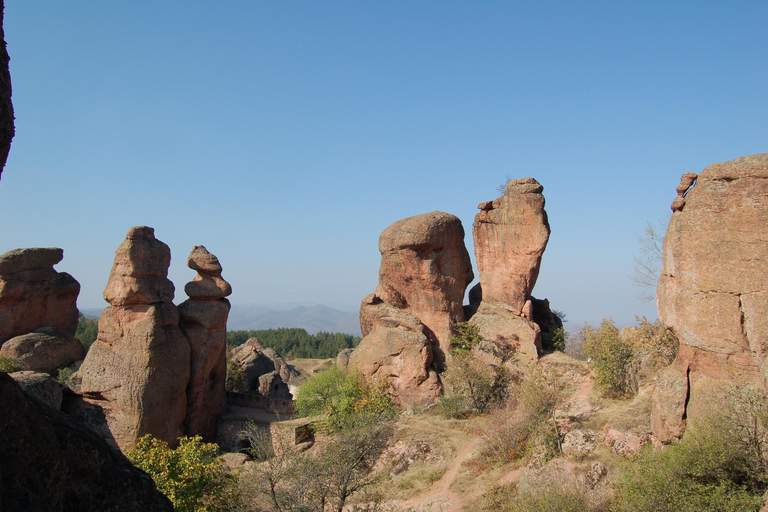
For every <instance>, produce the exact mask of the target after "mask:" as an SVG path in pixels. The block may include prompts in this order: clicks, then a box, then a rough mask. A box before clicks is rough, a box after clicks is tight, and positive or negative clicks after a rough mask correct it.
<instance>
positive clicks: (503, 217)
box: [468, 178, 562, 363]
mask: <svg viewBox="0 0 768 512" xmlns="http://www.w3.org/2000/svg"><path fill="white" fill-rule="evenodd" d="M543 189H544V188H543V187H542V186H541V185H540V184H539V182H538V181H536V180H535V179H533V178H525V179H521V180H514V181H510V182H509V183H508V184H507V188H506V191H505V192H504V195H503V196H501V197H499V198H498V199H496V200H495V201H486V202H484V203H480V205H479V206H478V208H480V213H478V214H477V215H476V216H475V222H474V225H473V228H472V233H473V236H474V239H475V257H476V258H477V267H478V273H479V274H480V283H479V284H477V285H476V286H475V287H474V288H473V289H472V290H471V291H470V306H469V307H468V312H469V313H470V314H471V315H472V316H471V318H470V322H471V323H472V324H473V325H475V326H477V328H478V333H479V334H480V336H482V337H483V338H484V339H485V340H488V341H490V342H491V343H494V344H496V345H497V350H501V351H506V350H511V351H512V352H514V353H516V354H517V356H516V361H518V362H523V363H528V362H531V361H533V360H535V359H537V357H538V353H539V352H540V351H541V331H542V329H545V330H547V331H546V332H549V329H550V328H551V327H554V328H556V320H555V317H554V316H553V315H552V312H551V311H550V309H549V302H548V301H547V300H546V299H544V300H538V299H534V298H533V297H531V292H532V291H533V287H534V285H535V284H536V279H537V278H538V276H539V268H540V266H541V257H542V255H543V254H544V249H546V247H547V242H548V241H549V222H548V221H547V212H546V211H544V196H543V195H542V194H541V192H542V191H543ZM537 322H541V327H540V326H539V325H537ZM561 325H562V324H561Z"/></svg>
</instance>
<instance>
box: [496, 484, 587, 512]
mask: <svg viewBox="0 0 768 512" xmlns="http://www.w3.org/2000/svg"><path fill="white" fill-rule="evenodd" d="M484 500H485V510H488V511H494V512H496V511H498V512H585V511H590V510H593V508H592V507H591V506H590V503H589V499H588V498H587V497H586V496H585V495H584V494H583V493H581V492H579V491H578V490H576V489H572V488H568V487H566V486H564V485H559V486H558V485H555V486H551V487H549V486H548V487H546V488H544V489H539V490H538V491H536V492H517V490H516V489H515V486H514V484H509V485H507V486H504V487H500V488H497V489H494V490H493V491H491V492H489V493H487V494H486V495H485V496H484Z"/></svg>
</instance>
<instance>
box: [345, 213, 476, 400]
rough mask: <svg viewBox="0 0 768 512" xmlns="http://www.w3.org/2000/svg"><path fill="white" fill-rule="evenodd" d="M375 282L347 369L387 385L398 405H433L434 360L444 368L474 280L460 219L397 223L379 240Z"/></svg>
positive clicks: (442, 216)
mask: <svg viewBox="0 0 768 512" xmlns="http://www.w3.org/2000/svg"><path fill="white" fill-rule="evenodd" d="M379 251H380V252H381V267H380V268H379V285H378V286H377V288H376V292H375V293H374V294H373V295H369V296H367V297H366V298H365V299H363V302H362V305H361V306H360V324H361V328H362V332H363V336H364V338H363V340H362V342H361V343H360V346H359V347H358V348H357V349H356V350H355V351H354V352H353V354H352V356H351V357H350V361H349V364H350V365H352V366H353V367H355V368H357V369H358V371H360V373H361V374H362V375H363V376H365V377H367V378H371V379H373V380H380V379H381V380H386V381H387V382H389V383H390V384H391V385H392V386H393V388H394V389H395V391H396V394H397V397H398V399H399V400H400V401H401V402H404V403H405V402H407V403H408V404H409V405H423V404H427V403H431V402H433V401H434V400H436V399H437V397H438V396H439V394H440V389H441V386H440V383H439V379H438V377H437V373H436V372H435V370H434V368H433V366H432V365H433V362H437V363H438V364H442V362H443V361H444V359H445V354H446V353H447V352H448V349H449V346H450V337H451V326H452V325H453V324H454V323H456V322H461V321H463V320H464V311H463V309H462V301H463V298H464V291H465V290H466V287H467V285H468V284H469V283H470V282H471V281H472V278H473V274H472V267H471V263H470V260H469V254H468V253H467V249H466V247H465V246H464V228H463V227H462V225H461V221H460V220H459V219H458V218H457V217H455V216H453V215H450V214H448V213H444V212H437V211H436V212H431V213H426V214H422V215H416V216H414V217H409V218H407V219H403V220H400V221H397V222H395V223H394V224H392V225H391V226H389V227H388V228H387V229H386V230H384V232H383V233H382V234H381V236H380V238H379Z"/></svg>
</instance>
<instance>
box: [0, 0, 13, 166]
mask: <svg viewBox="0 0 768 512" xmlns="http://www.w3.org/2000/svg"><path fill="white" fill-rule="evenodd" d="M3 9H4V6H3V2H2V1H0V175H2V174H3V168H4V167H5V162H6V160H7V159H8V152H9V151H10V150H11V140H13V135H14V134H15V129H14V126H13V119H14V118H13V103H11V73H10V72H9V71H8V61H10V57H9V56H8V51H7V50H6V47H5V33H4V31H3V28H2V25H3Z"/></svg>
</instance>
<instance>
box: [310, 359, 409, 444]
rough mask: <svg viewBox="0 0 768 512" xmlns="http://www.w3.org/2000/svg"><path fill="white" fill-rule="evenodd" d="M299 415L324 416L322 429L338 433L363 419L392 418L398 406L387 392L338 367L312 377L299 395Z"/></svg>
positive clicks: (382, 387)
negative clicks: (351, 422) (346, 425)
mask: <svg viewBox="0 0 768 512" xmlns="http://www.w3.org/2000/svg"><path fill="white" fill-rule="evenodd" d="M295 409H296V413H297V414H298V415H299V416H320V415H322V416H325V419H324V420H323V424H322V428H324V429H326V430H338V429H340V428H341V427H342V426H344V425H345V424H347V423H348V422H350V421H359V420H360V418H391V417H393V416H394V414H395V405H394V403H393V402H392V398H391V397H390V396H389V393H388V390H387V389H386V388H385V387H384V386H382V385H377V384H374V383H369V382H366V381H364V380H363V379H362V378H360V376H358V375H357V374H356V373H353V372H350V371H345V370H341V369H339V368H338V367H336V366H333V367H331V368H329V369H328V370H325V371H322V372H320V373H318V374H316V375H313V376H312V377H310V378H309V379H308V380H307V381H306V382H305V383H304V384H303V385H302V386H301V387H300V388H299V391H298V392H297V394H296V402H295Z"/></svg>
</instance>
